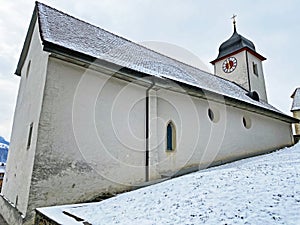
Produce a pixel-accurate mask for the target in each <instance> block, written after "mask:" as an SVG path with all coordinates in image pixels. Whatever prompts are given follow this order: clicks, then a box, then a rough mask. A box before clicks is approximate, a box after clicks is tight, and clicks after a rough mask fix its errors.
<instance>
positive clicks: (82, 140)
mask: <svg viewBox="0 0 300 225" xmlns="http://www.w3.org/2000/svg"><path fill="white" fill-rule="evenodd" d="M145 93H146V88H143V87H141V86H137V85H135V84H129V83H127V82H125V81H121V80H119V79H115V78H112V77H111V76H108V75H104V74H103V73H100V72H95V71H93V70H90V69H85V68H83V67H80V66H76V65H74V64H71V63H67V62H63V61H61V60H59V59H55V58H52V57H50V59H49V64H48V73H47V81H46V87H45V96H44V101H43V108H42V113H41V119H40V125H39V139H38V143H37V152H36V156H35V165H34V169H33V179H32V185H31V192H30V201H29V203H30V206H29V207H30V208H31V209H33V208H36V207H39V206H47V205H48V206H49V205H58V204H66V203H72V202H80V201H86V200H87V199H92V198H95V197H97V196H99V195H101V194H103V193H106V192H110V193H111V192H116V191H121V190H124V189H128V186H131V185H134V184H137V183H141V182H143V181H144V180H145V138H144V137H145Z"/></svg>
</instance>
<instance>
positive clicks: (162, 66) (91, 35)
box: [17, 2, 286, 117]
mask: <svg viewBox="0 0 300 225" xmlns="http://www.w3.org/2000/svg"><path fill="white" fill-rule="evenodd" d="M35 13H37V16H38V19H39V26H40V32H41V38H42V41H43V44H45V43H51V44H53V45H55V46H60V47H63V48H66V49H69V50H71V51H74V52H77V53H80V54H83V55H87V56H91V57H94V58H97V59H100V60H104V61H107V62H109V63H113V64H116V65H118V66H120V67H125V68H128V69H131V70H134V71H137V72H141V73H145V74H149V75H152V76H155V77H160V78H163V79H169V80H172V81H176V82H179V83H182V84H185V85H189V86H193V87H196V88H200V89H202V90H204V91H205V90H207V91H211V92H214V93H217V94H221V95H223V96H226V97H229V98H230V99H234V100H238V101H242V102H245V103H249V104H251V105H252V106H254V107H261V108H264V109H267V110H270V111H273V112H275V113H279V114H281V115H282V116H284V117H286V115H284V114H282V113H281V112H280V111H279V110H277V109H275V108H274V107H273V106H271V105H270V104H267V103H265V102H258V101H255V100H253V99H251V98H250V97H248V96H247V95H246V94H247V91H245V90H244V89H242V88H241V87H239V86H238V85H236V84H234V83H232V82H230V81H227V80H225V79H222V78H220V77H217V76H215V75H213V74H210V73H207V72H204V71H202V70H200V69H198V68H195V67H192V66H189V65H187V64H184V63H181V62H179V61H177V60H174V59H171V58H169V57H167V56H164V55H162V54H160V53H157V52H155V51H152V50H149V49H147V48H145V47H143V46H141V45H138V44H136V43H134V42H131V41H129V40H126V39H124V38H122V37H120V36H117V35H115V34H112V33H110V32H108V31H105V30H103V29H101V28H99V27H96V26H94V25H91V24H89V23H86V22H84V21H81V20H79V19H76V18H74V17H72V16H70V15H67V14H65V13H63V12H60V11H58V10H56V9H53V8H51V7H49V6H47V5H44V4H42V3H39V2H36V11H35ZM35 13H34V16H35ZM34 16H33V18H34ZM26 39H27V38H26ZM25 44H26V42H25ZM23 51H26V49H25V50H24V49H23ZM22 54H23V52H22ZM22 54H21V58H20V60H21V61H22V58H23V57H22ZM24 54H25V53H24ZM19 65H22V62H20V61H19V64H18V67H19ZM17 71H18V68H17ZM17 74H18V73H17Z"/></svg>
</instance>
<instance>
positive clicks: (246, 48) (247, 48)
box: [210, 47, 267, 65]
mask: <svg viewBox="0 0 300 225" xmlns="http://www.w3.org/2000/svg"><path fill="white" fill-rule="evenodd" d="M244 50H246V51H248V52H250V53H251V54H253V55H254V56H256V57H257V58H259V59H260V60H262V61H264V60H266V59H267V58H266V57H264V56H262V55H261V54H259V53H257V52H256V51H253V50H252V49H251V48H249V47H243V48H241V49H239V50H236V51H234V52H231V53H229V54H227V55H224V56H222V57H220V58H216V59H215V60H213V61H211V62H210V63H211V64H213V65H215V63H216V62H217V61H220V60H222V59H225V58H227V57H229V56H232V55H234V54H237V53H240V52H242V51H244Z"/></svg>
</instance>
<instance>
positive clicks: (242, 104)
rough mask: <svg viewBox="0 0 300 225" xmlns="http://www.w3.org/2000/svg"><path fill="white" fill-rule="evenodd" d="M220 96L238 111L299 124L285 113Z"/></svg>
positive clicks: (193, 87) (297, 120) (207, 91)
mask: <svg viewBox="0 0 300 225" xmlns="http://www.w3.org/2000/svg"><path fill="white" fill-rule="evenodd" d="M175 82H178V81H175ZM178 83H179V82H178ZM179 84H181V85H182V84H183V85H185V86H188V87H190V88H192V89H198V90H199V89H200V90H202V89H201V88H198V87H195V86H192V85H189V84H185V83H179ZM205 92H206V93H211V94H213V95H221V94H218V93H215V92H213V91H209V90H205ZM222 96H223V97H224V99H225V104H226V105H229V106H235V107H237V108H239V109H245V108H246V107H248V108H252V109H253V110H249V111H250V112H255V113H261V114H263V115H268V116H271V117H273V118H276V119H280V120H282V121H284V122H288V123H299V122H300V120H299V119H296V118H295V117H292V116H289V115H286V114H285V113H282V112H277V111H274V110H270V109H267V108H264V107H261V106H258V105H253V104H251V103H249V102H245V101H241V100H239V99H236V98H232V97H230V96H227V95H222Z"/></svg>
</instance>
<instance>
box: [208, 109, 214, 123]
mask: <svg viewBox="0 0 300 225" xmlns="http://www.w3.org/2000/svg"><path fill="white" fill-rule="evenodd" d="M208 117H209V119H210V120H211V121H214V119H215V114H214V112H213V111H212V110H211V109H208Z"/></svg>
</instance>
